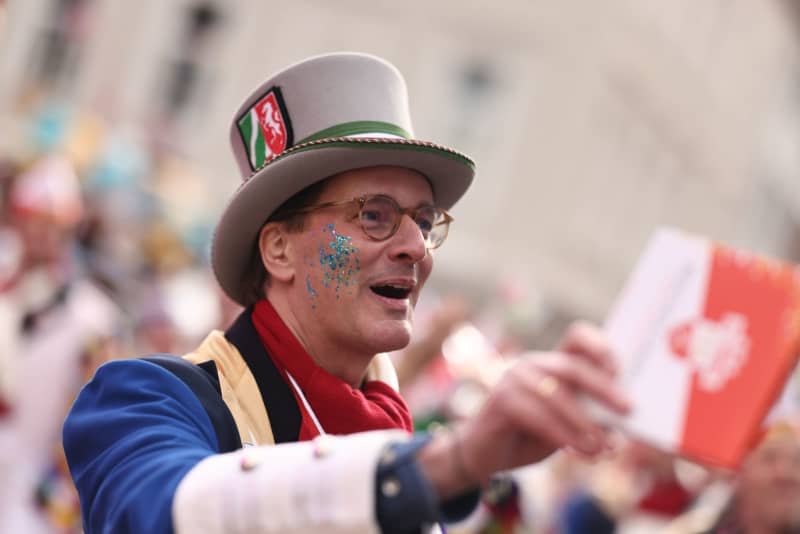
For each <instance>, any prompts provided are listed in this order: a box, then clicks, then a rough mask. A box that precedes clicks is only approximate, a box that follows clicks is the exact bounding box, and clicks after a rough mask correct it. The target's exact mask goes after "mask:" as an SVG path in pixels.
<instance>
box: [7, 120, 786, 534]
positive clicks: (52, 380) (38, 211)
mask: <svg viewBox="0 0 800 534" xmlns="http://www.w3.org/2000/svg"><path fill="white" fill-rule="evenodd" d="M44 123H47V121H44ZM39 127H40V128H44V129H45V130H46V129H47V128H52V124H39ZM81 128H83V133H81V129H80V128H79V129H77V130H75V129H73V130H72V131H71V133H65V134H62V135H61V136H60V137H58V138H56V137H55V136H54V137H53V138H52V139H50V140H49V141H48V142H47V143H45V142H43V141H41V140H40V142H39V145H34V146H37V147H38V148H37V149H36V150H31V151H27V152H25V153H24V154H25V155H24V156H21V154H6V155H4V158H3V159H2V161H1V162H0V194H1V195H2V196H1V197H0V198H1V200H2V211H1V212H0V330H2V335H0V343H2V348H0V443H2V450H3V451H4V454H3V456H2V459H0V479H2V480H3V481H4V483H3V485H2V486H0V532H43V533H46V532H65V533H67V532H80V519H79V513H78V503H77V497H76V495H75V493H74V491H73V489H72V485H71V481H70V478H69V473H68V472H67V469H66V466H65V463H64V459H63V454H62V451H61V447H60V442H59V435H60V427H61V422H62V419H63V416H64V414H65V412H66V410H67V408H68V406H69V404H70V402H71V401H72V399H73V398H74V396H75V394H76V393H77V391H78V388H79V387H80V385H81V384H82V383H84V382H85V381H86V380H87V378H88V377H89V376H90V375H91V374H92V373H93V371H94V369H95V368H96V367H97V366H98V365H99V364H101V363H102V362H104V361H106V360H108V359H110V358H119V357H131V356H135V355H141V354H146V353H174V354H182V353H184V352H187V351H188V350H190V349H191V348H193V347H194V346H195V345H196V344H197V343H198V342H199V341H200V336H202V335H203V334H204V333H205V332H206V331H208V330H210V329H213V328H224V327H225V326H226V325H227V324H228V323H229V322H230V321H231V319H232V318H233V317H234V316H235V314H236V313H237V312H238V308H237V307H236V306H235V305H233V304H232V303H231V302H230V301H229V300H227V298H226V297H224V296H223V294H222V292H221V291H219V290H218V289H217V287H216V285H215V283H214V281H213V278H212V277H211V276H210V271H209V267H208V265H207V260H206V256H207V253H206V250H205V247H206V243H207V241H208V237H209V236H208V235H207V234H204V233H203V230H202V228H209V227H210V226H211V224H209V222H208V221H206V224H199V225H198V224H188V225H187V224H185V221H187V220H189V221H196V219H193V218H192V217H188V216H186V214H183V215H184V217H183V221H184V222H183V224H181V221H179V220H177V219H176V218H175V217H174V214H171V213H170V209H171V204H170V200H169V199H166V200H165V199H164V197H163V196H162V193H161V191H170V192H174V191H180V190H181V188H182V187H183V186H181V183H182V182H181V181H182V180H183V181H191V180H193V176H192V174H191V172H190V171H189V169H190V167H189V166H188V165H186V164H185V163H184V162H180V161H179V160H177V159H175V158H174V157H173V158H172V159H169V158H166V157H163V158H162V159H161V160H160V161H159V162H158V164H156V165H153V164H149V165H146V166H145V165H144V164H143V161H145V158H143V157H141V158H139V157H134V156H132V155H133V154H135V150H134V148H135V147H133V146H127V147H124V148H120V147H119V146H118V145H116V143H118V142H119V140H112V141H111V142H109V141H108V140H105V142H104V143H100V142H99V140H96V141H95V144H96V146H97V147H99V146H104V147H105V148H104V149H98V148H95V149H94V150H93V151H92V152H91V154H92V156H91V157H88V154H89V151H88V150H86V147H85V146H84V145H85V144H86V143H87V142H88V141H87V140H86V138H85V136H86V133H85V129H86V126H85V125H83V126H82V127H81ZM64 131H66V132H69V131H70V130H68V129H65V130H64ZM76 132H77V133H76ZM39 133H40V135H41V131H40V132H39ZM51 133H52V132H51ZM76 135H77V136H81V135H83V136H84V138H83V139H80V138H79V139H77V140H76V139H75V137H74V136H76ZM108 151H110V152H111V154H108ZM122 154H124V157H123V156H121V155H122ZM185 187H188V185H185ZM211 222H213V221H211ZM495 293H496V294H495V295H494V298H493V300H492V301H491V302H488V303H487V302H484V303H482V304H481V305H480V306H477V305H476V304H475V303H473V302H470V301H469V300H467V299H466V298H465V297H463V296H460V295H436V294H433V295H432V296H427V297H425V298H424V299H423V300H422V301H421V302H420V304H419V309H418V321H417V324H418V325H419V328H418V331H417V332H415V338H414V340H413V342H412V344H411V345H410V346H409V347H407V348H406V349H405V350H403V351H401V352H399V353H397V354H394V355H393V358H394V361H395V363H396V366H397V371H398V376H399V379H400V383H401V387H402V390H403V393H404V396H405V397H406V399H407V400H408V401H409V404H410V405H411V408H412V412H413V414H414V416H415V424H416V426H417V428H419V429H426V430H429V431H436V429H437V428H443V427H446V426H448V425H457V424H458V422H459V420H461V419H463V418H465V417H468V416H469V415H470V414H473V413H474V412H475V411H476V410H477V409H479V408H480V406H481V403H482V401H483V399H484V396H485V394H486V392H487V391H488V389H489V387H490V386H491V385H492V384H493V383H494V382H495V381H496V380H497V378H498V377H499V376H500V375H501V374H502V373H503V372H504V370H505V369H506V368H507V366H508V364H509V363H510V362H512V361H513V360H514V359H515V358H517V357H520V356H521V355H523V354H524V353H525V350H527V349H531V348H534V347H527V346H525V341H524V339H523V336H520V335H519V333H520V332H521V331H522V327H521V324H520V323H525V322H526V321H534V319H535V318H534V317H532V316H531V314H530V313H529V312H530V308H529V307H526V303H525V294H524V291H521V290H520V289H519V288H516V289H515V287H514V284H513V283H511V282H508V281H506V282H504V283H501V284H499V285H498V289H497V290H496V292H495ZM538 348H542V347H538ZM788 406H789V408H785V407H784V409H782V411H781V412H780V414H779V416H778V417H774V418H772V419H771V420H770V423H769V425H768V426H767V427H765V432H764V435H763V436H762V438H761V439H760V441H759V443H758V444H757V445H756V446H755V448H754V450H753V452H752V453H751V454H750V456H749V457H748V458H747V460H746V461H745V462H744V463H743V465H742V467H741V469H740V471H739V472H733V473H732V472H722V471H715V470H713V469H709V468H704V467H701V466H699V465H696V464H693V463H690V462H688V461H686V460H682V459H678V458H674V457H672V456H670V455H668V454H666V453H663V452H660V451H658V450H656V449H653V448H651V447H649V446H647V445H645V444H643V443H637V442H633V441H630V440H627V439H626V438H624V437H622V436H620V437H619V447H618V449H617V450H616V451H615V452H613V453H609V454H608V455H607V456H606V457H604V458H602V459H600V460H599V461H593V462H587V461H586V460H585V459H583V458H581V457H580V456H579V455H577V454H576V453H573V452H571V451H562V452H559V453H558V454H556V455H554V456H553V457H551V458H550V459H549V460H547V461H546V462H544V463H542V464H540V465H537V466H533V467H529V468H525V469H521V470H518V471H515V472H512V473H507V474H505V475H504V476H500V477H497V478H496V479H495V480H494V481H493V483H492V485H491V487H490V488H489V489H488V490H487V491H486V492H485V495H484V498H483V503H482V506H481V507H480V509H479V513H477V514H476V515H474V516H472V517H471V518H469V519H468V520H467V521H465V522H464V523H463V524H461V525H457V526H455V527H454V528H453V529H452V531H454V532H483V533H502V532H509V533H510V532H535V533H542V534H546V533H553V534H555V533H565V534H577V533H588V534H592V533H598V534H599V533H612V532H631V533H638V532H643V533H644V532H663V533H665V534H670V533H674V534H679V533H687V534H688V533H701V532H716V533H734V532H737V533H738V532H744V533H762V532H763V533H773V532H774V533H792V532H800V427H798V425H797V415H798V412H797V410H796V406H797V405H796V403H794V404H793V403H792V402H789V404H788Z"/></svg>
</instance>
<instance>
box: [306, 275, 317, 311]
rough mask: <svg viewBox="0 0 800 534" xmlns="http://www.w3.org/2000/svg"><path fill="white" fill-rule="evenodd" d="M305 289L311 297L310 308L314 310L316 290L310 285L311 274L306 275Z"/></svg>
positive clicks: (315, 306)
mask: <svg viewBox="0 0 800 534" xmlns="http://www.w3.org/2000/svg"><path fill="white" fill-rule="evenodd" d="M306 291H307V292H308V296H309V298H310V299H311V309H312V310H315V309H316V308H317V290H316V289H314V286H312V285H311V275H310V274H307V275H306Z"/></svg>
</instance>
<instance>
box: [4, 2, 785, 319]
mask: <svg viewBox="0 0 800 534" xmlns="http://www.w3.org/2000/svg"><path fill="white" fill-rule="evenodd" d="M788 4H790V2H789V0H786V1H782V0H756V1H750V0H709V1H706V2H699V3H698V2H691V1H689V0H675V1H672V2H662V1H657V0H636V1H634V0H618V1H615V2H603V3H593V2H580V1H578V0H548V1H542V2H530V1H529V0H507V1H505V2H502V3H499V4H487V3H485V2H475V1H458V2H457V1H455V0H449V1H440V2H422V1H421V0H407V1H406V2H390V1H388V0H379V1H374V2H369V3H365V2H359V1H356V0H341V1H339V2H335V3H332V2H325V1H322V0H302V1H293V2H281V3H279V2H274V1H256V0H226V1H221V0H220V1H216V2H215V1H211V0H167V1H164V0H140V1H138V2H123V1H120V0H12V1H11V2H9V3H8V4H7V7H6V12H5V16H4V17H3V18H2V19H0V20H3V21H4V22H3V26H2V27H1V28H0V40H1V41H0V132H2V133H0V151H15V150H16V151H19V150H25V147H24V145H25V140H26V139H28V138H29V137H30V135H31V134H30V128H31V126H30V123H31V117H32V115H33V114H34V113H35V112H36V111H37V110H39V109H41V106H42V105H43V103H45V102H47V103H49V104H50V105H61V106H63V107H65V108H68V110H69V111H68V112H71V113H73V114H74V113H76V110H77V113H78V114H80V115H81V117H82V120H83V124H82V127H83V128H84V130H85V132H84V133H83V135H84V142H85V144H87V145H91V138H92V131H93V130H92V126H91V125H95V127H96V128H101V129H102V130H103V131H104V132H106V133H108V132H113V133H114V134H115V135H117V136H120V137H122V138H124V139H125V140H126V141H127V143H128V145H126V146H129V147H130V146H135V147H138V148H139V149H140V150H141V151H142V153H143V154H146V155H149V157H150V158H155V159H158V160H159V161H162V162H163V161H164V158H165V157H166V158H167V159H169V156H170V155H174V156H176V157H179V158H180V161H181V162H182V163H181V165H179V166H178V167H179V169H178V170H176V168H175V165H174V161H175V160H174V159H173V160H170V161H173V164H172V166H171V167H169V166H168V167H169V168H170V170H171V172H165V173H162V175H161V176H162V178H161V179H160V180H157V181H155V182H153V183H152V184H151V187H153V188H155V189H159V190H160V191H161V193H163V196H164V197H165V198H168V199H170V200H169V202H170V203H171V204H170V207H171V211H172V212H173V213H174V216H175V217H177V218H179V219H180V218H183V219H187V220H188V219H191V217H192V214H193V213H195V214H196V213H199V214H201V215H202V217H205V219H206V225H205V227H204V228H208V227H210V226H211V225H213V220H214V217H215V216H216V214H217V213H219V211H220V210H221V208H222V202H221V200H220V199H222V198H225V197H227V196H228V194H229V193H230V192H231V191H233V189H234V188H235V187H236V186H237V184H238V177H237V172H236V169H235V164H234V162H233V158H232V157H231V156H230V154H229V146H228V140H227V137H228V126H229V121H230V120H231V118H232V117H231V114H232V113H233V111H234V110H235V109H236V107H237V105H238V103H239V100H240V98H242V96H243V95H245V94H247V92H248V91H249V90H250V89H251V88H252V87H254V86H255V85H257V84H258V83H260V81H261V80H262V79H263V78H264V77H265V76H266V75H268V74H269V73H271V72H273V71H274V70H276V69H278V68H281V67H282V66H284V65H286V64H288V63H291V62H293V61H296V60H299V59H301V58H303V57H305V56H308V55H311V54H316V53H322V52H327V51H333V50H357V51H363V52H370V53H375V54H378V55H380V56H383V57H386V58H387V59H389V60H390V61H392V62H393V63H395V64H396V65H397V66H398V67H399V68H400V70H401V71H402V72H403V73H404V74H405V75H406V78H407V80H408V83H409V89H410V93H411V94H410V97H411V106H412V116H413V117H414V119H415V126H416V130H417V131H416V132H415V133H416V135H417V136H418V137H420V138H423V139H425V138H428V139H436V140H438V141H442V142H445V143H448V144H451V145H452V146H455V147H458V148H460V149H462V150H463V151H464V152H466V153H468V154H471V155H472V156H474V157H475V159H476V161H477V163H478V176H477V180H476V182H475V185H474V187H473V189H472V190H471V192H470V193H469V194H468V195H467V197H466V198H465V199H464V200H463V201H462V202H461V203H460V204H459V205H458V206H457V207H456V209H455V210H454V215H455V217H456V224H455V225H454V226H453V228H452V230H451V235H450V240H449V242H448V243H447V246H446V247H444V248H443V249H441V251H437V263H438V266H437V270H436V272H435V274H434V278H433V279H432V281H431V283H432V284H433V285H434V286H436V287H438V288H439V289H440V290H441V291H447V290H450V289H454V288H457V289H458V290H460V291H462V292H465V293H467V294H468V295H470V296H472V297H475V298H477V299H481V298H486V297H487V291H491V290H492V288H493V287H495V282H496V281H497V280H501V279H504V278H505V279H511V280H513V281H515V282H514V283H518V284H520V285H522V286H525V287H530V288H532V289H531V291H530V295H535V297H531V298H534V299H535V300H536V306H537V309H538V310H539V312H541V313H539V314H538V315H537V317H538V318H539V320H541V321H542V324H547V323H548V321H549V323H550V324H559V323H560V321H561V319H566V318H569V317H573V316H588V317H590V318H594V319H598V320H600V319H602V317H603V315H604V314H605V311H606V310H607V309H608V307H609V305H610V304H611V302H612V301H613V298H614V296H615V294H616V292H617V291H618V290H619V289H620V287H621V284H622V282H623V280H624V278H625V276H626V275H627V273H628V272H629V270H630V269H631V267H632V265H633V262H634V261H635V259H636V257H637V255H638V253H639V252H640V250H641V248H642V247H643V245H644V243H645V240H646V238H647V236H648V235H649V234H650V232H651V231H652V230H653V229H654V228H655V227H657V226H659V225H662V224H669V225H675V226H678V227H680V228H683V229H686V230H689V231H692V232H697V233H700V234H704V235H707V236H709V237H712V238H714V239H717V240H721V241H725V242H727V243H729V244H732V245H735V246H741V247H745V248H748V249H751V250H755V251H758V252H762V253H767V254H771V255H776V256H779V257H783V258H786V259H789V260H800V200H799V199H800V195H798V194H797V193H798V178H797V177H798V175H800V98H798V97H800V55H799V54H798V50H797V48H798V39H797V37H798V25H797V24H796V22H795V18H794V17H796V13H795V12H793V10H791V9H789V8H788V7H791V6H788ZM54 103H55V104H54ZM123 153H124V154H123V156H124V155H127V156H130V153H128V152H126V151H124V150H123ZM181 166H182V167H181ZM181 168H183V169H185V168H191V174H192V176H195V177H197V180H196V183H192V184H191V187H187V185H186V182H185V181H179V182H171V181H170V179H168V178H163V176H168V177H169V176H175V175H176V174H180V172H181V171H180V169H181ZM162 169H163V166H162ZM176 184H178V185H176ZM208 221H210V222H208ZM183 222H186V221H185V220H184V221H183ZM187 224H188V223H187ZM203 235H205V236H206V237H207V234H203ZM200 239H203V238H202V237H201V238H200Z"/></svg>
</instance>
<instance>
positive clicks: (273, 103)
mask: <svg viewBox="0 0 800 534" xmlns="http://www.w3.org/2000/svg"><path fill="white" fill-rule="evenodd" d="M238 127H239V133H240V134H241V136H242V142H243V143H244V146H245V149H246V150H247V155H248V157H249V160H250V166H251V167H252V169H253V170H256V169H258V168H259V167H261V166H262V165H264V163H265V162H266V161H267V160H269V159H270V158H271V157H273V156H276V155H278V154H280V153H281V152H283V151H284V150H286V149H287V148H289V147H290V146H291V145H292V126H291V123H290V122H289V114H288V113H287V112H286V107H285V106H284V103H283V97H282V96H281V91H280V89H279V88H278V87H272V88H270V90H269V91H267V92H266V93H265V94H264V96H262V97H261V98H259V99H258V100H257V101H256V103H255V104H254V105H253V106H252V107H251V108H250V109H249V111H247V113H245V114H244V115H242V117H241V118H240V119H239V121H238Z"/></svg>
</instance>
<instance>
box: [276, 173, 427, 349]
mask: <svg viewBox="0 0 800 534" xmlns="http://www.w3.org/2000/svg"><path fill="white" fill-rule="evenodd" d="M375 194H381V195H386V196H389V197H392V198H393V199H394V200H395V201H397V203H398V204H399V205H400V206H401V207H404V208H407V207H418V206H421V205H425V204H428V205H430V204H433V193H432V191H431V187H430V184H429V183H428V181H427V180H426V179H425V178H424V177H423V176H422V175H421V174H419V173H417V172H415V171H411V170H408V169H403V168H399V167H371V168H366V169H358V170H355V171H349V172H345V173H342V174H340V175H337V176H335V177H333V178H331V179H329V180H328V182H327V184H326V186H325V188H324V189H323V191H322V194H321V196H320V197H319V199H318V200H317V202H316V204H322V203H325V202H336V201H341V200H349V199H351V198H355V197H360V196H363V195H375ZM357 215H358V205H357V204H355V203H353V204H348V205H344V206H336V207H330V208H325V209H321V210H317V211H313V212H311V213H310V214H308V215H307V216H306V217H307V218H306V220H305V225H304V230H303V231H302V232H301V233H297V234H289V239H290V243H291V246H293V247H294V250H295V254H294V258H295V273H296V275H295V279H294V283H293V286H292V288H291V296H290V298H291V300H292V308H293V311H294V313H295V314H296V316H297V318H298V319H299V321H298V322H299V325H300V329H301V331H302V333H301V337H305V338H307V339H308V338H309V337H313V343H311V345H312V346H316V347H320V348H322V349H323V350H324V348H325V347H337V348H342V349H344V350H347V351H348V352H357V353H364V354H365V355H366V354H374V353H378V352H385V351H391V350H396V349H399V348H402V347H404V346H406V345H407V344H408V342H409V340H410V336H411V328H412V320H413V311H414V306H415V304H416V302H417V298H418V296H419V292H420V290H421V289H422V286H423V284H424V283H425V281H426V280H427V279H428V275H429V274H430V272H431V269H432V267H433V258H432V256H431V253H430V252H429V251H427V250H426V247H425V243H424V239H423V236H422V233H421V232H420V229H419V227H418V226H417V225H416V223H415V222H414V221H413V220H412V219H411V218H410V217H409V216H407V215H403V216H402V220H401V222H400V226H399V227H398V229H397V232H396V233H395V234H394V235H393V236H391V237H390V238H388V239H386V240H385V241H375V240H373V239H370V238H369V237H368V236H367V235H366V234H365V233H364V231H363V230H362V228H361V226H360V224H359V221H358V217H357ZM298 260H299V261H298ZM318 350H319V349H318Z"/></svg>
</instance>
